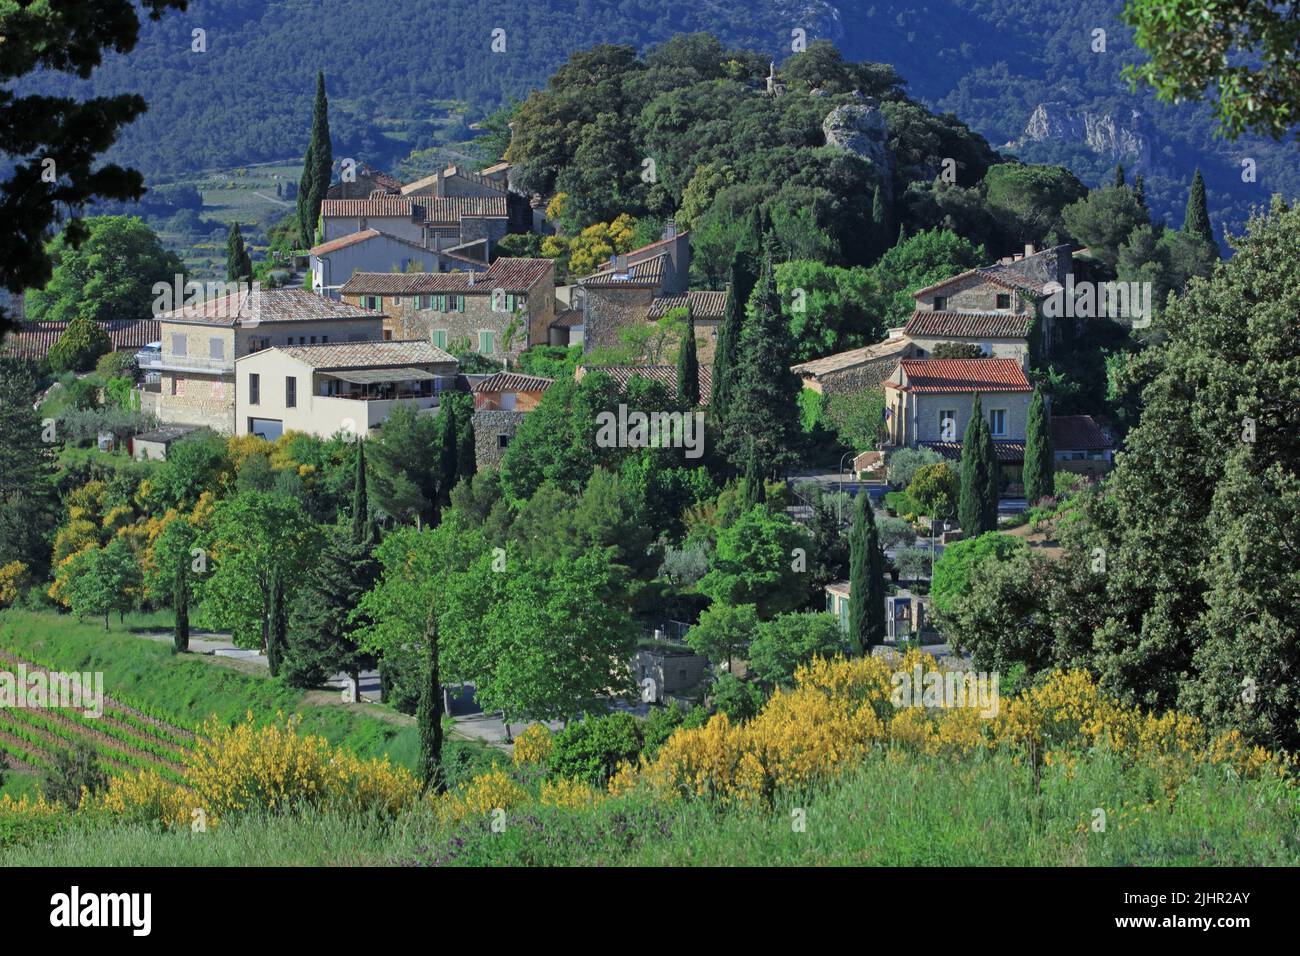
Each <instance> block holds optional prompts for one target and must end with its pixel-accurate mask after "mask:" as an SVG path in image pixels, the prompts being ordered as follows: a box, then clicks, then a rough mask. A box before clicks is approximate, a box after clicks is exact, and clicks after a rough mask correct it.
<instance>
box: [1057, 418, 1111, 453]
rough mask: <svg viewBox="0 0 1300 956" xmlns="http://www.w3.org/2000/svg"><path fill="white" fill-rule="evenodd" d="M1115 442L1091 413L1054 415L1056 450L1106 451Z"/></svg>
mask: <svg viewBox="0 0 1300 956" xmlns="http://www.w3.org/2000/svg"><path fill="white" fill-rule="evenodd" d="M1113 444H1114V443H1113V442H1112V441H1111V440H1110V438H1109V436H1107V434H1106V432H1105V431H1103V430H1102V427H1101V426H1100V425H1098V424H1097V422H1096V421H1095V420H1094V419H1093V417H1092V416H1091V415H1053V416H1052V448H1053V449H1054V450H1055V451H1105V450H1106V449H1108V448H1111V447H1112V446H1113Z"/></svg>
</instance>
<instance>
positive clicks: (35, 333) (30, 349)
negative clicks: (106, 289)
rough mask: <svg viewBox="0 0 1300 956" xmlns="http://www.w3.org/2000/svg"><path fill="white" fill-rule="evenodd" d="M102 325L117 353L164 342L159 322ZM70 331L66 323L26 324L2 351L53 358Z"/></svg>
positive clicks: (124, 321)
mask: <svg viewBox="0 0 1300 956" xmlns="http://www.w3.org/2000/svg"><path fill="white" fill-rule="evenodd" d="M99 324H100V326H101V327H102V328H103V329H104V331H105V332H107V333H108V339H109V341H110V342H112V343H113V351H115V352H125V351H136V350H138V349H142V348H144V347H145V346H146V345H148V344H149V343H150V342H158V341H160V340H161V339H162V333H161V332H160V331H159V325H158V320H157V319H111V320H109V321H107V322H100V323H99ZM67 327H68V323H66V322H23V323H21V324H20V325H19V327H18V328H17V329H16V330H14V331H13V332H10V333H9V334H8V335H6V336H5V337H4V342H3V343H0V351H3V352H8V353H9V354H11V355H15V356H17V357H18V358H25V359H29V360H31V361H38V360H40V359H43V358H45V356H46V355H48V354H49V352H50V348H51V347H53V345H54V343H55V342H57V341H58V340H59V338H60V337H61V336H62V335H63V333H64V331H65V330H66V329H67Z"/></svg>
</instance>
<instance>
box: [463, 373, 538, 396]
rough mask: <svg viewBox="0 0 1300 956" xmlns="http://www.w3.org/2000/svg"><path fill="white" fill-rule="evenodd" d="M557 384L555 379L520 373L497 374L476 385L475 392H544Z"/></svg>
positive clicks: (473, 389)
mask: <svg viewBox="0 0 1300 956" xmlns="http://www.w3.org/2000/svg"><path fill="white" fill-rule="evenodd" d="M554 384H555V379H553V378H542V377H541V376H540V375H521V374H519V373H518V372H497V373H496V374H495V375H493V376H490V377H489V378H485V379H483V381H481V382H478V383H476V384H475V385H474V387H473V388H472V389H471V391H474V392H544V391H546V390H547V389H548V388H550V387H551V386H552V385H554Z"/></svg>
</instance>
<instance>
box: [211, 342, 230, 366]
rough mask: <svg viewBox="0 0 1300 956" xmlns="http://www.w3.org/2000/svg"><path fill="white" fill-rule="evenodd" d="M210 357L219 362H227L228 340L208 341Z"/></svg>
mask: <svg viewBox="0 0 1300 956" xmlns="http://www.w3.org/2000/svg"><path fill="white" fill-rule="evenodd" d="M208 355H209V356H211V357H212V358H214V359H217V360H218V361H225V358H226V340H225V339H208Z"/></svg>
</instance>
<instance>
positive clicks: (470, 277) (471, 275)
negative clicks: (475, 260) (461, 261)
mask: <svg viewBox="0 0 1300 956" xmlns="http://www.w3.org/2000/svg"><path fill="white" fill-rule="evenodd" d="M469 284H470V287H471V288H472V287H473V285H474V270H473V269H470V270H469Z"/></svg>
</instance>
